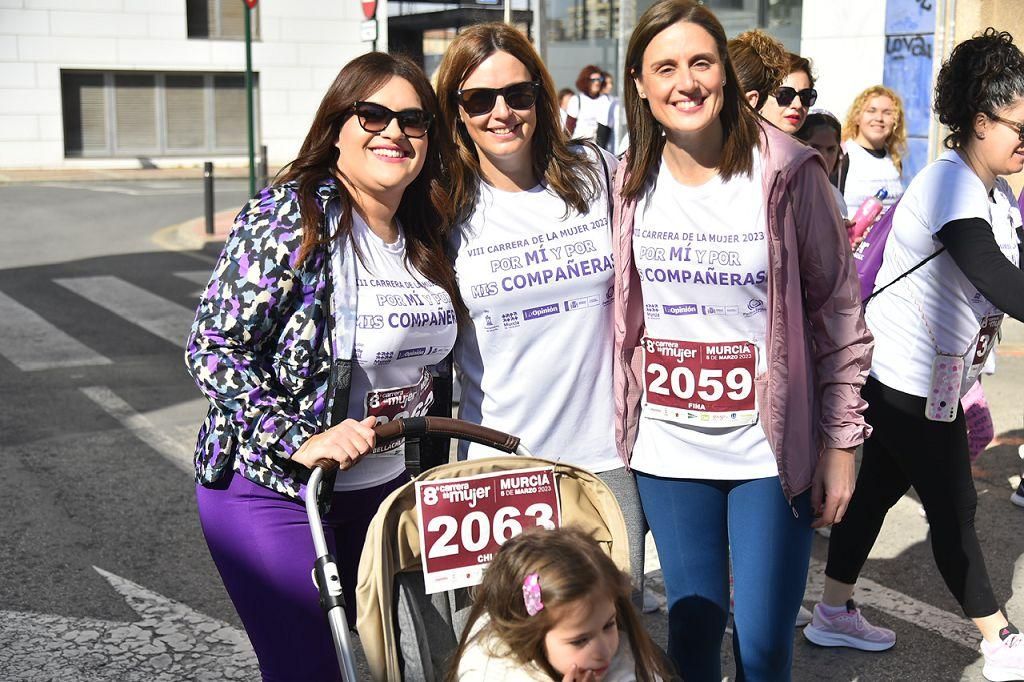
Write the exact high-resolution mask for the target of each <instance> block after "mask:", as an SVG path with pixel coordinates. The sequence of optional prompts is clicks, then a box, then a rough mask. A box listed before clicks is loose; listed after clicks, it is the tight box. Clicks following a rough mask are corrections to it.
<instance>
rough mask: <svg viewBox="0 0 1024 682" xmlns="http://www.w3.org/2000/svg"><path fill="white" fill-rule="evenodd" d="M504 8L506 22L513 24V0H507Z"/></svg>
mask: <svg viewBox="0 0 1024 682" xmlns="http://www.w3.org/2000/svg"><path fill="white" fill-rule="evenodd" d="M503 9H504V10H505V23H506V24H511V23H512V0H505V2H504V8H503Z"/></svg>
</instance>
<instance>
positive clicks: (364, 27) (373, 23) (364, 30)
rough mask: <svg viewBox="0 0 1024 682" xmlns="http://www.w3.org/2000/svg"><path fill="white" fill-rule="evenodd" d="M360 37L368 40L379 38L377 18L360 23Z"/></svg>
mask: <svg viewBox="0 0 1024 682" xmlns="http://www.w3.org/2000/svg"><path fill="white" fill-rule="evenodd" d="M359 39H360V40H363V41H366V42H369V41H371V40H376V39H377V20H376V19H369V20H367V21H364V22H363V23H361V24H359Z"/></svg>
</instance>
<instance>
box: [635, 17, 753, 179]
mask: <svg viewBox="0 0 1024 682" xmlns="http://www.w3.org/2000/svg"><path fill="white" fill-rule="evenodd" d="M680 21H686V22H689V23H691V24H696V25H698V26H700V27H701V28H703V29H704V30H705V31H707V32H708V33H709V34H711V37H712V38H714V40H715V46H716V47H717V48H718V58H719V60H721V62H722V66H723V67H724V68H725V87H724V91H725V92H724V98H723V100H724V101H723V106H722V111H721V113H720V114H719V115H718V116H719V118H720V120H721V122H722V135H723V140H724V144H723V147H722V161H721V164H720V166H719V168H718V172H719V174H720V175H721V176H722V179H724V180H728V179H730V178H731V177H733V176H734V175H738V174H745V175H749V174H750V173H752V172H753V169H754V154H753V150H754V145H756V144H757V142H758V135H759V133H760V128H759V126H758V123H757V114H755V113H754V110H753V109H751V108H750V105H749V104H747V100H746V98H745V97H744V96H743V92H742V91H741V90H740V84H739V79H738V78H737V77H736V72H735V70H734V69H733V66H732V61H731V60H730V59H729V51H728V49H727V47H726V40H725V30H724V29H723V28H722V24H720V23H719V22H718V19H717V18H715V15H714V14H712V13H711V11H710V10H709V9H707V8H706V7H704V6H702V5H698V4H697V3H696V2H695V1H694V0H659V2H656V3H654V4H653V5H651V6H650V7H649V8H648V9H647V11H646V12H644V13H643V16H641V17H640V20H639V21H637V23H636V27H635V28H634V29H633V35H632V36H631V37H630V39H629V47H628V48H627V49H626V73H625V78H626V79H627V80H632V79H634V78H639V77H640V75H641V74H642V73H643V60H644V51H645V50H646V49H647V46H648V45H649V44H650V42H651V41H652V40H653V39H654V37H655V36H656V35H658V34H659V33H661V32H662V31H664V30H665V29H666V28H668V27H669V26H671V25H673V24H675V23H677V22H680ZM624 89H625V91H626V94H625V108H626V123H627V125H628V128H629V140H630V145H631V149H630V151H629V153H628V154H627V155H626V169H627V171H628V173H629V179H628V180H627V181H626V183H625V185H624V186H623V188H622V196H623V197H624V198H626V199H634V198H636V197H637V196H638V195H639V194H640V193H641V192H642V191H643V189H644V186H645V184H646V183H647V178H648V175H650V172H651V170H652V169H653V168H655V166H656V164H657V163H658V162H659V161H660V160H661V153H662V150H663V149H664V147H665V138H664V136H663V135H662V131H661V124H660V123H658V121H657V120H656V119H655V118H654V115H653V114H652V113H651V108H650V105H649V103H648V102H647V101H646V100H644V99H641V98H640V95H639V93H637V90H636V88H635V87H628V88H624Z"/></svg>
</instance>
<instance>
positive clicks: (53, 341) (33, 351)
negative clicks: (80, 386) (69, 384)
mask: <svg viewBox="0 0 1024 682" xmlns="http://www.w3.org/2000/svg"><path fill="white" fill-rule="evenodd" d="M0 320H3V323H2V324H0V354H2V355H3V356H4V357H6V358H7V359H8V360H10V361H11V362H12V363H14V365H15V366H16V367H17V368H18V369H20V370H21V371H23V372H34V371H38V370H46V369H54V368H58V367H84V366H87V365H109V364H110V359H109V358H107V357H104V356H103V355H100V354H99V353H97V352H96V351H94V350H93V349H91V348H89V347H88V346H86V345H85V344H83V343H81V342H80V341H78V340H76V339H74V338H72V337H71V336H69V335H68V334H66V333H64V332H63V331H61V330H60V329H58V328H57V327H55V326H53V325H52V324H50V323H49V322H47V321H46V320H44V319H43V318H42V317H40V316H39V315H38V314H36V313H35V312H34V311H32V310H30V309H28V308H26V307H25V306H23V305H21V304H20V303H18V302H17V301H15V300H14V299H12V298H10V297H9V296H6V295H5V294H2V293H0Z"/></svg>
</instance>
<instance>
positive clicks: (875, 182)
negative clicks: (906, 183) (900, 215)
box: [843, 140, 903, 216]
mask: <svg viewBox="0 0 1024 682" xmlns="http://www.w3.org/2000/svg"><path fill="white" fill-rule="evenodd" d="M843 149H845V150H846V155H847V156H848V157H849V158H850V168H849V170H847V172H846V183H845V185H844V189H843V198H844V199H845V200H846V215H847V216H853V215H855V214H856V213H857V209H858V208H860V206H861V204H863V203H864V202H865V201H866V200H867V198H868V197H873V196H875V194H876V193H877V192H878V190H880V189H883V188H884V189H885V191H886V192H888V196H886V197H885V199H883V200H882V206H885V207H889V206H892V205H893V204H895V203H896V200H897V199H899V198H900V197H901V196H903V181H902V180H901V179H900V172H899V170H897V168H896V164H894V163H893V162H892V157H891V156H889V154H888V152H886V154H885V156H883V157H882V158H880V159H876V158H875V157H874V156H872V155H871V154H870V153H868V150H866V149H864V147H861V146H860V145H859V144H857V143H856V142H854V141H853V140H848V141H847V142H846V144H845V145H843Z"/></svg>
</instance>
